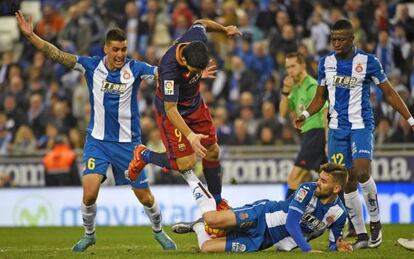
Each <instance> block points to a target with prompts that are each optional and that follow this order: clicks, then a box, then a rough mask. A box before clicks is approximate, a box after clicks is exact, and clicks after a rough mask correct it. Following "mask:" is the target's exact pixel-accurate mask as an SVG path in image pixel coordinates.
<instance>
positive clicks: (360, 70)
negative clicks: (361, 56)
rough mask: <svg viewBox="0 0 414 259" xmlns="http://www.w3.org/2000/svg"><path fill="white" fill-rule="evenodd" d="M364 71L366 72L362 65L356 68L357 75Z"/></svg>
mask: <svg viewBox="0 0 414 259" xmlns="http://www.w3.org/2000/svg"><path fill="white" fill-rule="evenodd" d="M362 70H364V68H363V67H362V65H361V64H358V65H357V66H356V67H355V72H357V73H361V72H362Z"/></svg>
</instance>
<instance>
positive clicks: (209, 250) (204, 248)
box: [200, 240, 215, 253]
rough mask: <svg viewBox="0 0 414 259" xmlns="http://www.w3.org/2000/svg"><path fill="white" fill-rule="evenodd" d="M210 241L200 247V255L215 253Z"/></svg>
mask: <svg viewBox="0 0 414 259" xmlns="http://www.w3.org/2000/svg"><path fill="white" fill-rule="evenodd" d="M209 241H210V240H207V241H206V242H204V243H203V244H202V245H201V247H200V251H201V252H202V253H212V252H215V251H214V246H212V245H211V242H209Z"/></svg>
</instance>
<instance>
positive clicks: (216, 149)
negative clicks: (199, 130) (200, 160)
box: [204, 143, 220, 161]
mask: <svg viewBox="0 0 414 259" xmlns="http://www.w3.org/2000/svg"><path fill="white" fill-rule="evenodd" d="M219 154H220V146H219V145H218V144H217V143H214V144H213V145H210V146H208V147H207V153H206V157H205V158H204V159H206V160H209V161H217V160H218V159H219Z"/></svg>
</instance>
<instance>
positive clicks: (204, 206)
mask: <svg viewBox="0 0 414 259" xmlns="http://www.w3.org/2000/svg"><path fill="white" fill-rule="evenodd" d="M181 175H182V176H183V178H184V179H185V180H186V181H187V183H188V185H189V186H190V188H191V191H192V192H193V196H194V199H195V201H196V203H197V206H198V208H200V210H201V215H203V214H204V213H206V212H208V211H214V210H216V201H215V200H214V197H213V195H211V193H210V192H209V191H208V190H207V188H206V187H205V186H204V185H203V183H202V182H201V181H200V179H198V178H197V176H196V175H195V174H194V172H193V170H188V171H183V172H181Z"/></svg>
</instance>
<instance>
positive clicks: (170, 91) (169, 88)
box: [164, 80, 174, 95]
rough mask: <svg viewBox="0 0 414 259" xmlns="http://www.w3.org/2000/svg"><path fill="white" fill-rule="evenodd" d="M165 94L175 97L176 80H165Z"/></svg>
mask: <svg viewBox="0 0 414 259" xmlns="http://www.w3.org/2000/svg"><path fill="white" fill-rule="evenodd" d="M164 94H165V95H174V80H164Z"/></svg>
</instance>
